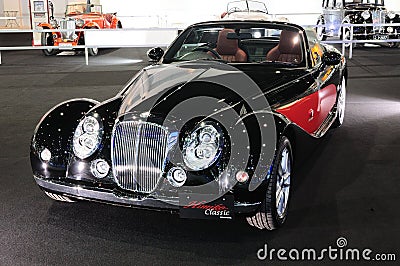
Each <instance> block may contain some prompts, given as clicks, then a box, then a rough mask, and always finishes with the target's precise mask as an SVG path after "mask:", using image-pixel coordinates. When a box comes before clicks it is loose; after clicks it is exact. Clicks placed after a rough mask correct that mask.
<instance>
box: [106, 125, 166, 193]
mask: <svg viewBox="0 0 400 266" xmlns="http://www.w3.org/2000/svg"><path fill="white" fill-rule="evenodd" d="M167 140H168V132H167V130H166V129H165V128H164V127H162V126H159V125H156V124H151V123H146V122H136V121H123V122H117V124H116V125H115V127H114V133H113V136H112V151H111V154H112V166H113V173H114V177H115V180H116V182H117V184H118V185H119V186H120V187H121V188H123V189H127V190H131V191H134V192H141V193H150V192H152V191H153V190H154V189H155V188H156V186H157V183H158V181H159V180H160V178H161V176H162V172H163V170H164V166H165V161H166V157H167Z"/></svg>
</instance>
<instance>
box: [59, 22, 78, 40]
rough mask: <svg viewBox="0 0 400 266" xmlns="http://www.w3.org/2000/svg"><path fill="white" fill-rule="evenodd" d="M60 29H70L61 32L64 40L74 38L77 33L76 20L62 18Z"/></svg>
mask: <svg viewBox="0 0 400 266" xmlns="http://www.w3.org/2000/svg"><path fill="white" fill-rule="evenodd" d="M60 29H62V30H68V31H62V32H61V37H62V38H63V39H64V40H73V39H74V38H73V36H74V34H75V20H65V19H64V20H61V21H60Z"/></svg>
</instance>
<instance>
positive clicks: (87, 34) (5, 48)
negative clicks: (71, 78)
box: [0, 28, 178, 65]
mask: <svg viewBox="0 0 400 266" xmlns="http://www.w3.org/2000/svg"><path fill="white" fill-rule="evenodd" d="M70 31H71V30H70V29H57V30H54V29H50V30H49V29H46V30H15V29H13V30H0V35H1V34H2V33H32V34H33V33H48V32H49V33H53V32H70ZM74 31H75V32H84V35H85V39H88V38H90V33H91V32H92V33H93V32H99V33H106V32H113V33H118V32H119V33H123V34H129V33H132V32H136V33H137V32H160V31H166V32H168V31H169V32H170V33H171V34H172V33H173V32H176V34H175V36H171V39H172V40H173V39H174V38H175V37H176V36H177V35H178V29H177V28H132V29H112V30H110V29H100V30H99V29H74ZM89 43H90V42H89ZM170 43H171V41H168V42H154V43H150V42H148V43H146V44H134V43H131V44H121V43H113V44H110V43H109V44H106V45H104V44H97V43H96V44H87V43H85V45H76V46H72V47H59V46H34V45H32V46H3V47H0V65H1V64H2V56H1V52H2V51H23V50H45V49H54V50H62V51H68V50H69V51H70V50H73V49H82V50H84V52H85V62H86V65H89V49H90V48H100V49H101V48H139V47H156V46H160V47H167V46H168V45H169V44H170Z"/></svg>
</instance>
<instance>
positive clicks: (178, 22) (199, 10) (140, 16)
mask: <svg viewBox="0 0 400 266" xmlns="http://www.w3.org/2000/svg"><path fill="white" fill-rule="evenodd" d="M51 1H52V2H53V4H54V7H55V16H56V17H62V16H63V14H64V12H65V6H66V3H67V2H68V0H51ZM71 1H73V2H77V1H79V0H71ZM81 1H85V0H81ZM230 1H231V0H100V2H101V4H102V5H103V9H104V11H105V12H118V15H119V16H121V17H122V22H123V24H124V27H125V28H126V27H157V26H164V27H165V26H183V27H185V26H187V25H189V24H192V23H195V22H200V21H205V20H212V19H216V18H218V17H219V16H220V14H221V13H222V12H223V11H225V9H226V5H227V3H228V2H230ZM259 1H262V2H264V3H266V5H267V7H268V9H269V12H270V13H272V14H277V13H278V14H287V13H297V14H298V13H319V12H320V11H321V2H322V0H259ZM385 2H386V6H387V7H388V8H389V9H391V10H395V11H400V1H399V0H386V1H385ZM28 3H29V0H0V16H2V14H3V12H2V10H1V8H3V9H5V8H4V7H5V6H7V7H8V6H9V5H16V6H17V7H18V8H19V6H20V7H21V12H22V16H23V17H24V18H25V19H24V26H25V27H26V26H28V27H29V26H30V24H29V9H28V6H29V4H28ZM19 15H20V14H19ZM131 16H134V17H133V18H129V17H131ZM287 17H288V18H289V19H290V20H291V21H292V22H295V23H299V24H314V23H315V22H316V19H317V15H316V14H315V15H307V16H289V15H287Z"/></svg>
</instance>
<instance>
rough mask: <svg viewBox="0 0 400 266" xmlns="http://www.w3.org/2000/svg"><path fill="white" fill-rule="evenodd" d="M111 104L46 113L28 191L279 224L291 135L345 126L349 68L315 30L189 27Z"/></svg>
mask: <svg viewBox="0 0 400 266" xmlns="http://www.w3.org/2000/svg"><path fill="white" fill-rule="evenodd" d="M148 54H149V57H150V58H151V59H153V60H156V61H158V63H157V64H154V65H152V66H149V67H147V68H145V69H143V70H142V71H141V72H140V73H138V74H137V75H136V76H134V77H133V78H132V80H131V81H129V82H128V84H127V85H126V86H125V87H124V88H123V89H122V90H121V92H120V93H118V95H116V96H115V97H113V98H111V99H109V100H107V101H104V102H102V103H99V102H97V101H95V100H90V99H74V100H70V101H67V102H64V103H61V104H60V105H58V106H56V107H54V108H53V109H51V110H50V111H49V112H48V113H47V114H45V115H44V117H43V118H42V119H41V120H40V122H39V124H38V125H37V127H36V129H35V132H34V136H33V139H32V143H31V153H30V156H31V165H32V170H33V175H34V179H35V181H36V183H37V184H38V185H39V187H40V188H42V189H43V190H44V191H45V193H46V194H47V195H48V196H49V197H51V198H52V199H55V200H60V201H68V202H73V201H76V200H77V199H87V200H95V201H100V202H105V203H112V204H119V205H124V206H130V207H136V208H150V209H157V210H168V211H174V212H179V213H180V216H181V217H183V218H200V219H233V218H234V216H236V215H237V216H244V217H245V218H246V219H247V221H248V223H249V224H250V225H252V226H255V227H257V228H260V229H268V230H273V229H276V228H278V227H280V226H282V225H283V223H284V222H285V220H286V217H287V213H288V206H289V199H290V195H291V192H290V191H291V189H292V186H291V184H292V180H293V163H294V160H296V157H295V151H296V150H297V149H298V147H300V146H299V145H298V144H299V143H298V141H299V138H298V137H299V136H307V137H311V138H315V139H317V138H321V137H322V136H324V135H325V134H326V133H327V132H328V130H329V129H330V128H333V127H339V126H340V125H341V124H342V123H343V120H344V111H345V99H346V83H347V75H348V74H347V67H346V60H345V58H344V57H343V56H342V55H340V54H339V52H338V51H337V50H336V49H335V48H333V47H331V46H327V45H322V44H320V43H319V41H318V40H317V37H316V34H315V31H314V30H313V29H304V28H302V27H300V26H298V25H295V24H290V23H284V22H264V21H217V22H205V23H199V24H195V25H193V26H190V27H189V28H187V29H186V30H185V31H183V32H182V33H181V34H180V35H179V36H178V38H177V39H176V40H175V41H174V42H173V43H172V44H171V45H170V47H169V49H168V50H167V51H166V52H165V54H164V51H163V50H162V49H161V48H154V49H152V50H150V51H149V53H148Z"/></svg>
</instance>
